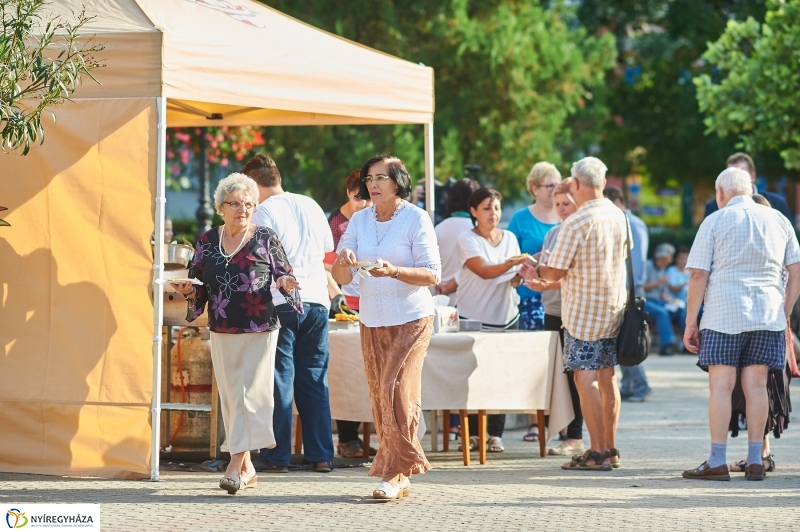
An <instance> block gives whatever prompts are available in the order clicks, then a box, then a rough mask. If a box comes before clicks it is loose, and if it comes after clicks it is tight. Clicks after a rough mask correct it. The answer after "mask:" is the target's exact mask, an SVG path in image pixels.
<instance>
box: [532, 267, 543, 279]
mask: <svg viewBox="0 0 800 532" xmlns="http://www.w3.org/2000/svg"><path fill="white" fill-rule="evenodd" d="M541 267H542V265H541V264H537V265H536V269H534V270H533V271H535V272H536V277H538V278H539V279H541V278H542V274H541V273H539V268H541Z"/></svg>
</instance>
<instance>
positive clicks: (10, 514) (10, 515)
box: [6, 508, 28, 528]
mask: <svg viewBox="0 0 800 532" xmlns="http://www.w3.org/2000/svg"><path fill="white" fill-rule="evenodd" d="M12 522H13V524H12ZM6 524H7V525H8V528H22V527H24V526H25V525H27V524H28V518H27V516H26V515H25V512H22V511H20V510H17V509H16V508H11V509H10V510H6Z"/></svg>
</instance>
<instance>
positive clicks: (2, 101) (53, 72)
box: [0, 0, 103, 155]
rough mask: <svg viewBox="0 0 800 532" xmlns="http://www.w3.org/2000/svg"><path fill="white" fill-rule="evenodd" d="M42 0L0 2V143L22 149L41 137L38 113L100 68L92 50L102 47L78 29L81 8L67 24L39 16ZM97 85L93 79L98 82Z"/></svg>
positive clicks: (65, 97)
mask: <svg viewBox="0 0 800 532" xmlns="http://www.w3.org/2000/svg"><path fill="white" fill-rule="evenodd" d="M48 3H49V2H48V1H47V0H0V24H2V27H3V31H2V34H0V147H2V149H3V151H14V150H17V149H20V148H21V149H22V155H27V154H28V152H29V151H30V149H31V145H32V144H34V143H36V142H39V143H41V142H43V141H44V125H43V124H42V113H44V112H45V111H48V112H49V113H50V114H51V115H52V117H53V119H54V120H55V114H53V111H52V107H54V106H57V105H60V104H62V103H64V101H67V100H68V99H69V97H70V95H71V94H72V93H73V92H74V91H75V89H76V88H77V87H78V85H79V84H80V82H81V77H82V75H84V74H85V75H88V76H89V77H90V78H92V79H93V80H94V81H96V82H97V80H96V79H95V78H94V76H92V73H91V71H92V70H94V69H95V68H97V67H100V66H102V65H101V62H100V61H99V60H98V59H97V58H96V57H95V54H96V53H97V52H99V51H101V50H102V49H103V46H102V45H98V44H97V43H96V42H95V41H94V38H90V39H86V40H83V39H81V37H80V35H79V32H80V30H81V27H83V25H84V24H86V23H87V22H89V21H90V20H91V19H92V17H88V16H87V15H86V13H85V12H81V13H80V14H77V15H76V16H75V20H74V21H73V22H69V21H65V20H62V19H61V18H59V17H55V18H50V19H48V20H42V17H41V10H42V8H43V6H44V5H45V4H48ZM98 83H99V82H98Z"/></svg>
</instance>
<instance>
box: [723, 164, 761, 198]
mask: <svg viewBox="0 0 800 532" xmlns="http://www.w3.org/2000/svg"><path fill="white" fill-rule="evenodd" d="M714 188H720V189H722V190H724V191H725V192H727V193H728V194H732V195H734V196H752V195H753V179H752V177H750V174H748V173H747V171H746V170H742V169H741V168H736V167H735V166H731V167H730V168H726V169H725V170H723V171H722V172H720V174H719V175H718V176H717V182H716V183H714Z"/></svg>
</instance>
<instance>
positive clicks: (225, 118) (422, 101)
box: [48, 0, 434, 126]
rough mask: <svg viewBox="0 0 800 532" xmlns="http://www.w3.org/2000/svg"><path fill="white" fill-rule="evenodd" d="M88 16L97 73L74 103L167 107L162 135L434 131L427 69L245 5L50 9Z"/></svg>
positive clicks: (185, 2) (153, 0)
mask: <svg viewBox="0 0 800 532" xmlns="http://www.w3.org/2000/svg"><path fill="white" fill-rule="evenodd" d="M83 5H85V6H86V13H87V14H88V15H90V16H95V18H94V19H93V20H92V21H91V22H90V23H89V24H87V25H86V26H85V27H84V30H83V32H82V33H83V34H85V35H89V34H97V40H98V42H101V43H104V44H105V47H106V49H105V50H104V51H103V52H101V53H100V54H98V55H99V56H100V57H103V58H105V63H106V66H105V67H104V68H102V69H100V70H98V71H95V76H96V77H97V78H98V80H100V82H101V83H102V86H98V85H96V84H95V83H94V82H92V81H91V80H87V79H84V83H83V86H82V87H80V88H79V89H78V90H77V91H76V93H75V99H95V98H131V97H147V96H166V97H167V99H168V118H167V123H168V125H169V126H206V125H241V124H252V125H324V124H382V123H383V124H385V123H429V122H432V121H433V110H434V103H433V102H434V93H433V69H431V68H429V67H425V66H421V65H417V64H414V63H411V62H408V61H404V60H401V59H398V58H396V57H393V56H390V55H387V54H384V53H381V52H378V51H376V50H372V49H370V48H367V47H364V46H362V45H359V44H357V43H353V42H351V41H348V40H346V39H343V38H341V37H338V36H335V35H332V34H330V33H327V32H324V31H322V30H319V29H317V28H314V27H312V26H309V25H308V24H305V23H303V22H300V21H298V20H296V19H293V18H291V17H288V16H286V15H284V14H283V13H280V12H278V11H275V10H274V9H271V8H268V7H266V6H264V5H263V4H260V3H258V2H254V1H249V0H58V1H57V2H54V3H52V4H50V5H49V6H48V9H49V10H50V11H51V12H52V13H54V14H60V15H66V16H67V17H69V16H70V12H71V11H73V12H76V13H77V12H80V10H81V9H82V6H83Z"/></svg>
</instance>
